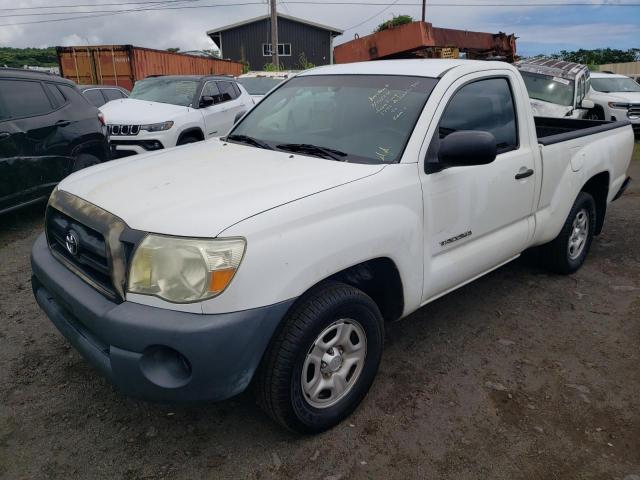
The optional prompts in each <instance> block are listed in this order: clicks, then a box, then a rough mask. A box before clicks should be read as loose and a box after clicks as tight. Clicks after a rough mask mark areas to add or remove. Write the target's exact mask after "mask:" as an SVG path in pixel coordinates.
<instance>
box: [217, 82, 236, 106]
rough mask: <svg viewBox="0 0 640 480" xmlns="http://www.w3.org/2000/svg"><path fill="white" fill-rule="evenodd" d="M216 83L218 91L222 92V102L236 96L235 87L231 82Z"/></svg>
mask: <svg viewBox="0 0 640 480" xmlns="http://www.w3.org/2000/svg"><path fill="white" fill-rule="evenodd" d="M217 83H218V88H219V89H220V93H221V94H222V101H223V102H226V101H228V100H233V99H234V98H238V94H237V93H236V89H235V88H233V84H232V83H231V82H217Z"/></svg>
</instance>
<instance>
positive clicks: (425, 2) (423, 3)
mask: <svg viewBox="0 0 640 480" xmlns="http://www.w3.org/2000/svg"><path fill="white" fill-rule="evenodd" d="M426 11H427V0H422V22H423V23H424V20H425V15H426Z"/></svg>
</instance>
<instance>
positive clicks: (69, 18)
mask: <svg viewBox="0 0 640 480" xmlns="http://www.w3.org/2000/svg"><path fill="white" fill-rule="evenodd" d="M246 5H263V3H262V2H243V3H225V4H218V5H194V6H182V7H160V8H135V9H130V10H109V11H108V13H100V14H98V15H86V14H85V15H80V16H75V17H65V18H52V19H48V20H34V21H30V22H16V23H0V27H12V26H18V25H33V24H36V23H55V22H66V21H69V20H81V19H84V18H98V17H107V16H109V15H119V14H124V13H131V12H143V11H161V10H184V9H192V8H220V7H242V6H246ZM84 13H96V11H92V12H84Z"/></svg>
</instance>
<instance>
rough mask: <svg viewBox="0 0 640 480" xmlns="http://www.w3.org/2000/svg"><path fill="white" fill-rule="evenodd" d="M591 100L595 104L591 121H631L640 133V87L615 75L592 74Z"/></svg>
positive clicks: (636, 131)
mask: <svg viewBox="0 0 640 480" xmlns="http://www.w3.org/2000/svg"><path fill="white" fill-rule="evenodd" d="M589 99H590V100H591V101H592V102H593V103H594V104H595V107H594V109H593V110H591V111H590V112H589V115H588V117H587V118H589V119H591V120H618V121H630V122H631V124H632V125H633V130H634V132H635V133H636V135H638V134H639V133H640V85H638V84H637V83H636V82H634V81H633V80H632V79H631V78H629V77H625V76H624V75H617V74H614V73H592V74H591V90H590V91H589Z"/></svg>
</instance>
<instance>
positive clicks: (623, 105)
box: [609, 102, 630, 109]
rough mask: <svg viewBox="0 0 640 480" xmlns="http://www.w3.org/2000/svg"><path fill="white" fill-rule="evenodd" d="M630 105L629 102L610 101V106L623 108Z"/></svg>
mask: <svg viewBox="0 0 640 480" xmlns="http://www.w3.org/2000/svg"><path fill="white" fill-rule="evenodd" d="M629 107H630V105H629V104H628V103H620V102H609V108H623V109H627V108H629Z"/></svg>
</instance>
